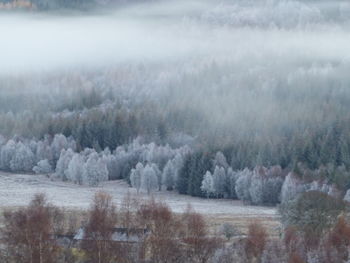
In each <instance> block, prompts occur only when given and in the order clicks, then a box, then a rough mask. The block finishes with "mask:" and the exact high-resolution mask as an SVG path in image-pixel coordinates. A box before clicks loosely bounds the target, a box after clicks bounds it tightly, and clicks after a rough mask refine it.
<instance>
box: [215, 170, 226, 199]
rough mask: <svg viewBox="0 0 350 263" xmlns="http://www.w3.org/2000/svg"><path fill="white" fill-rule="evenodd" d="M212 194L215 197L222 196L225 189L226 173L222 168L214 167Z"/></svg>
mask: <svg viewBox="0 0 350 263" xmlns="http://www.w3.org/2000/svg"><path fill="white" fill-rule="evenodd" d="M213 183H214V193H215V195H216V196H217V197H219V196H224V194H225V188H226V172H225V168H224V167H219V166H216V167H215V169H214V173H213Z"/></svg>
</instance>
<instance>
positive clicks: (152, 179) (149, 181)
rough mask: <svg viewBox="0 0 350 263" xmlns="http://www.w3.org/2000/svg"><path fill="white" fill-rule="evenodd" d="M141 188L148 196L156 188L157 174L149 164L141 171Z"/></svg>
mask: <svg viewBox="0 0 350 263" xmlns="http://www.w3.org/2000/svg"><path fill="white" fill-rule="evenodd" d="M141 188H142V189H144V190H145V191H147V194H150V193H151V192H152V191H154V190H156V189H157V188H158V177H157V172H156V171H155V170H154V168H153V167H152V166H151V165H149V164H147V165H146V167H145V168H144V169H143V173H142V176H141Z"/></svg>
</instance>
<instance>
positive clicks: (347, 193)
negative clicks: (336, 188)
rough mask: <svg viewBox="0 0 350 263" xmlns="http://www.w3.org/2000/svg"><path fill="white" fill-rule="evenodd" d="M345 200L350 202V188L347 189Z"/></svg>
mask: <svg viewBox="0 0 350 263" xmlns="http://www.w3.org/2000/svg"><path fill="white" fill-rule="evenodd" d="M344 201H347V202H350V189H348V190H347V191H346V193H345V196H344Z"/></svg>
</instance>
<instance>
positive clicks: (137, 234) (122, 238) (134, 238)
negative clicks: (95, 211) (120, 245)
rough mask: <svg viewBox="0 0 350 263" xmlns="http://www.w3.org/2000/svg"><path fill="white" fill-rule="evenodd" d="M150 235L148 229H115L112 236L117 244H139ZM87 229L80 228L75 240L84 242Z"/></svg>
mask: <svg viewBox="0 0 350 263" xmlns="http://www.w3.org/2000/svg"><path fill="white" fill-rule="evenodd" d="M147 233H148V230H147V229H144V228H121V227H116V228H114V232H113V234H112V238H111V240H112V241H115V242H131V243H137V242H140V241H141V240H142V239H143V238H144V236H145V235H146V234H147ZM84 236H85V229H84V228H83V227H81V228H79V230H78V231H77V233H76V234H75V236H74V238H73V239H74V240H76V241H80V240H84V239H85V238H84Z"/></svg>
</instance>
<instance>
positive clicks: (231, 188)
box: [226, 167, 237, 199]
mask: <svg viewBox="0 0 350 263" xmlns="http://www.w3.org/2000/svg"><path fill="white" fill-rule="evenodd" d="M226 178H227V179H226V183H227V192H228V196H229V197H230V198H232V199H236V198H237V195H236V189H235V187H236V181H237V173H235V172H234V171H233V170H232V168H231V167H229V168H228V169H227V172H226Z"/></svg>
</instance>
